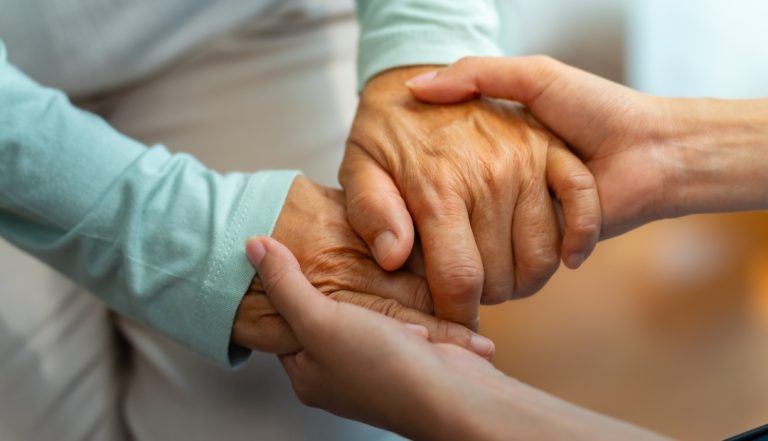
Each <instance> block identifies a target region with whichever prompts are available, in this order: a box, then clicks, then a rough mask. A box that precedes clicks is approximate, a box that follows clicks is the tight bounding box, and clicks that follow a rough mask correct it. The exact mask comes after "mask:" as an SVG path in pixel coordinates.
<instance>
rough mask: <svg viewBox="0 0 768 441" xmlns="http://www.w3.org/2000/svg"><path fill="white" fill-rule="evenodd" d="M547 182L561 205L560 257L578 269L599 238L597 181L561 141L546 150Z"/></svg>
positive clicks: (599, 218) (600, 222)
mask: <svg viewBox="0 0 768 441" xmlns="http://www.w3.org/2000/svg"><path fill="white" fill-rule="evenodd" d="M547 182H548V184H549V187H550V189H552V192H553V193H554V194H555V197H556V198H557V200H558V201H560V204H561V206H562V211H563V221H564V224H565V229H564V235H563V245H562V247H561V250H560V256H561V258H562V259H563V263H565V264H566V266H568V268H571V269H576V268H578V267H579V266H581V264H582V263H583V262H584V261H585V260H586V259H587V257H589V255H590V254H591V253H592V251H593V250H594V249H595V245H597V241H598V239H599V238H600V227H601V224H602V214H601V210H600V197H599V195H598V192H597V184H596V183H595V179H594V177H593V176H592V174H591V173H590V172H589V169H587V167H586V166H585V165H584V163H583V162H581V160H579V158H577V157H576V156H574V155H573V154H572V153H571V152H570V151H568V150H567V149H566V148H565V146H563V145H562V144H559V143H557V144H553V145H551V146H550V149H549V152H548V153H547Z"/></svg>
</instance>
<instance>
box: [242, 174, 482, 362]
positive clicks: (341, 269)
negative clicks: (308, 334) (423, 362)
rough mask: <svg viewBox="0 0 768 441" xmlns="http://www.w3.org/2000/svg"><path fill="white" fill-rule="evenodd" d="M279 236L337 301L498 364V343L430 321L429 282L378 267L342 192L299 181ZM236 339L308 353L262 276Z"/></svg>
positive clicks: (276, 231) (277, 230) (246, 300)
mask: <svg viewBox="0 0 768 441" xmlns="http://www.w3.org/2000/svg"><path fill="white" fill-rule="evenodd" d="M272 236H273V237H274V238H275V239H277V240H279V241H280V242H282V243H284V244H285V245H286V246H287V247H288V248H289V249H290V250H291V251H292V252H293V254H295V255H296V257H297V258H298V260H299V262H300V263H301V268H302V270H303V271H304V273H305V274H306V276H307V278H308V279H309V280H310V282H311V283H312V284H313V285H314V286H315V287H317V289H319V290H320V291H321V292H322V293H324V294H326V295H328V296H329V297H331V298H333V299H335V300H339V301H342V302H347V303H353V304H356V305H360V306H364V307H366V308H368V309H371V310H373V311H376V312H379V313H382V314H385V315H388V316H390V317H393V318H396V319H398V320H402V321H406V322H411V323H418V324H420V325H423V326H425V327H426V328H428V329H429V330H430V335H431V336H433V339H434V340H435V341H447V342H452V343H455V344H458V345H461V346H463V347H466V348H469V349H473V350H474V351H476V352H477V353H479V354H481V355H483V356H485V357H489V358H490V357H492V355H493V352H494V347H493V343H492V342H491V341H490V340H488V339H486V338H484V337H482V336H479V335H476V334H474V333H473V332H472V331H470V330H469V329H467V328H465V327H463V326H461V325H458V324H453V323H447V322H445V321H442V320H439V319H437V318H435V317H433V316H431V315H430V314H429V313H430V312H431V310H432V304H431V300H430V294H429V289H428V288H427V284H426V281H425V280H424V279H423V278H422V277H420V276H417V275H415V274H411V273H409V272H407V271H404V270H401V271H395V272H387V271H384V270H382V269H381V268H380V267H379V266H378V265H377V264H376V262H375V261H374V260H373V259H372V258H371V257H370V253H369V251H368V249H367V247H366V246H365V243H363V242H362V241H361V240H360V238H359V237H357V235H355V233H354V232H353V231H352V228H351V227H350V226H349V224H348V223H347V218H346V212H345V210H344V197H343V196H342V194H341V192H340V191H338V190H333V189H330V188H325V187H321V186H319V185H317V184H314V183H312V182H311V181H309V180H308V179H306V178H304V177H302V176H299V177H297V178H296V180H295V181H294V183H293V186H292V187H291V190H290V192H289V193H288V197H287V199H286V202H285V205H284V207H283V210H282V212H281V213H280V217H279V218H278V220H277V224H276V225H275V229H274V232H273V234H272ZM232 339H233V342H234V343H236V344H239V345H242V346H246V347H249V348H252V349H257V350H261V351H265V352H273V353H289V352H295V351H297V350H299V349H300V348H301V346H300V345H299V342H298V341H297V340H296V337H295V336H294V334H293V332H292V331H291V328H290V327H289V326H288V325H287V324H286V323H285V321H284V320H283V318H282V317H281V316H280V315H279V314H278V313H277V311H275V309H274V308H273V307H272V304H271V303H270V302H269V300H268V299H267V297H266V296H265V294H264V291H263V289H262V287H261V283H260V281H259V279H258V277H257V278H254V282H253V284H252V285H251V289H250V291H249V292H248V293H247V294H246V295H245V297H244V298H243V301H242V302H241V304H240V307H239V308H238V311H237V314H236V317H235V322H234V326H233V332H232Z"/></svg>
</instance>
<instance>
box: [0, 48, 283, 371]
mask: <svg viewBox="0 0 768 441" xmlns="http://www.w3.org/2000/svg"><path fill="white" fill-rule="evenodd" d="M0 102H2V103H3V112H0V210H2V211H0V234H2V235H3V236H4V237H5V238H6V239H7V240H9V241H10V242H11V243H13V244H15V245H16V246H18V247H19V248H21V249H23V250H25V251H27V252H29V253H31V254H33V255H35V256H36V257H38V258H39V259H41V260H43V261H44V262H46V263H48V264H49V265H50V266H52V267H54V268H56V269H57V270H59V271H61V272H62V273H64V274H65V275H67V276H68V277H70V278H72V279H73V280H76V281H78V282H79V283H81V284H82V285H84V286H85V287H87V288H88V289H90V290H91V291H92V292H94V293H96V294H97V295H98V296H99V297H100V298H102V299H103V300H104V301H105V302H106V303H108V304H109V305H110V306H111V307H112V308H114V309H115V310H116V311H118V312H120V313H121V314H125V315H126V316H128V317H131V318H133V319H135V320H137V321H139V322H140V323H144V324H146V325H148V326H151V327H153V328H155V329H158V330H160V331H161V332H163V333H165V334H166V335H169V336H170V337H172V338H174V339H176V340H177V341H179V342H181V343H182V344H184V345H186V346H188V347H191V348H194V349H195V350H196V351H198V352H200V353H202V354H205V355H207V356H209V357H211V358H214V359H216V360H218V361H219V362H222V363H225V364H236V363H238V362H240V361H242V359H243V356H244V355H245V352H243V351H237V350H235V351H232V353H231V354H230V345H229V340H230V333H231V329H232V321H233V319H234V314H235V311H236V309H237V306H238V305H239V303H240V300H241V298H242V295H243V294H244V293H245V291H246V289H247V287H248V285H249V283H250V280H251V278H252V277H253V275H254V270H253V269H252V268H251V266H250V265H249V264H248V262H247V259H246V257H245V255H244V252H243V244H244V242H245V240H246V239H247V238H248V237H249V236H252V235H269V234H270V233H271V231H272V227H273V226H274V223H275V220H276V219H277V216H278V215H279V212H280V209H281V208H282V204H283V201H284V199H285V197H286V195H287V192H288V190H289V188H290V186H291V183H292V181H293V178H294V177H295V175H296V173H297V172H295V171H270V172H259V173H254V174H242V173H231V174H227V175H220V174H218V173H216V172H213V171H211V170H208V169H207V168H205V167H203V166H202V165H201V164H200V163H199V162H198V161H197V160H195V159H194V158H192V157H191V156H189V155H185V154H176V155H172V154H170V153H169V152H168V151H167V150H166V149H165V148H164V147H162V146H155V147H152V148H147V147H144V146H143V145H141V144H140V143H138V142H136V141H133V140H131V139H129V138H126V137H124V136H122V135H120V134H119V133H117V132H116V131H115V130H113V129H112V128H111V127H110V126H109V125H107V124H106V123H105V122H104V121H103V120H101V119H100V118H98V117H96V116H94V115H92V114H88V113H86V112H83V111H80V110H78V109H76V108H74V107H73V106H72V105H71V104H70V103H69V101H68V100H67V98H66V97H65V96H64V95H63V94H61V93H60V92H57V91H55V90H51V89H45V88H42V87H40V86H39V85H37V84H36V83H34V82H33V81H31V80H29V79H28V78H27V77H26V76H24V74H22V73H21V72H19V71H18V70H17V69H15V68H14V67H13V66H11V65H10V64H8V63H7V62H5V55H4V49H3V47H2V46H0ZM230 356H232V357H230Z"/></svg>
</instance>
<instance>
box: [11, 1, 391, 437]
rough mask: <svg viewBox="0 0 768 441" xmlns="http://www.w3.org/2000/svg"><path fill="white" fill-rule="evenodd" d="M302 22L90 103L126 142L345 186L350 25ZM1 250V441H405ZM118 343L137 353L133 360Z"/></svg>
mask: <svg viewBox="0 0 768 441" xmlns="http://www.w3.org/2000/svg"><path fill="white" fill-rule="evenodd" d="M292 20H293V21H289V22H287V23H285V24H284V25H283V26H280V29H279V30H274V29H272V30H268V31H267V30H264V29H261V30H260V29H258V28H251V29H249V28H245V29H242V30H240V31H238V32H235V33H233V34H230V35H227V36H224V37H222V38H219V39H217V40H216V41H213V42H211V43H210V44H208V45H207V46H205V47H203V48H200V49H199V50H197V51H196V52H195V53H194V54H191V55H190V56H188V57H187V58H186V59H184V60H182V61H181V62H179V63H177V64H175V65H174V66H172V67H171V68H169V69H168V70H166V71H165V72H163V73H161V74H159V75H156V76H155V77H153V78H150V79H148V80H146V81H144V82H143V83H141V84H137V85H135V86H133V87H130V88H127V89H126V90H122V91H119V92H116V93H113V94H109V95H106V96H103V97H99V98H97V99H92V100H89V101H88V102H84V103H82V104H83V105H84V106H85V107H87V108H90V109H92V110H95V111H97V112H98V113H100V114H102V115H103V116H104V117H105V118H106V119H108V120H109V121H110V122H111V123H112V124H113V125H114V126H115V127H116V128H117V129H118V130H120V131H121V132H123V133H125V134H127V135H128V136H131V137H133V138H136V139H139V140H141V141H143V142H144V143H147V144H155V143H162V144H165V145H166V146H168V147H169V148H170V149H171V150H175V151H184V152H188V153H191V154H193V155H195V156H196V157H197V158H199V159H200V160H201V161H202V162H203V163H205V164H207V165H208V166H210V167H212V168H214V169H217V170H219V171H222V172H225V171H232V170H239V171H249V170H257V169H270V168H298V169H301V170H303V171H304V172H305V174H306V175H307V176H308V177H309V178H311V179H313V180H315V181H318V182H320V183H323V184H326V185H335V182H336V171H337V169H338V164H339V161H340V158H341V155H342V152H343V144H344V140H345V137H346V134H347V131H348V128H349V124H350V122H351V119H352V116H353V113H354V108H355V105H356V93H355V74H354V60H355V46H356V37H357V28H356V24H355V20H354V16H353V14H352V13H351V12H350V13H349V14H341V15H337V16H335V17H331V18H325V19H322V20H317V19H315V20H312V19H308V18H306V17H304V18H302V17H295V18H293V19H292ZM0 253H2V254H0V258H2V259H3V260H2V262H13V264H12V266H11V267H9V266H7V265H5V264H3V265H2V267H1V268H0V271H2V272H1V273H0V276H2V277H3V280H7V278H8V277H13V274H21V273H23V274H24V277H23V278H18V277H16V278H15V279H13V280H14V284H17V285H18V286H16V285H14V284H11V285H7V284H5V283H4V284H3V285H2V291H3V300H2V302H3V307H2V309H1V310H0V357H2V360H3V369H2V373H1V375H0V376H1V377H2V379H0V439H2V440H15V439H19V440H22V439H23V440H38V439H40V440H48V439H57V440H79V439H99V440H101V439H104V440H109V439H120V436H121V434H124V435H125V434H127V436H129V437H130V438H132V439H136V440H140V441H168V440H184V441H192V440H201V441H202V440H214V439H225V440H228V441H236V440H249V441H251V440H304V439H306V440H345V439H349V440H360V439H374V440H375V439H381V438H390V437H393V438H394V436H393V435H390V434H386V433H385V432H381V431H379V430H376V429H373V428H371V427H369V426H365V425H362V424H359V423H355V422H351V421H348V420H344V419H341V418H337V417H334V416H333V415H330V414H328V413H325V412H322V411H319V410H316V409H310V408H307V407H305V406H303V405H301V404H300V403H299V402H298V400H297V399H296V398H295V397H294V395H293V392H292V390H291V387H290V383H289V381H288V379H287V377H286V376H285V374H284V373H283V372H282V369H281V367H280V365H279V363H278V362H277V360H276V358H275V357H274V356H272V355H268V354H259V353H254V354H253V356H252V357H251V359H250V360H249V362H248V363H247V364H246V365H245V366H244V367H243V368H242V369H239V370H237V371H235V372H228V371H226V370H224V369H222V368H220V367H218V366H215V365H213V364H212V363H210V362H208V361H207V360H205V359H203V358H201V357H199V356H197V355H196V354H194V353H192V352H190V351H188V350H186V349H184V348H182V347H180V346H178V345H177V344H175V343H173V342H171V341H170V340H168V339H166V338H164V337H163V336H161V335H159V334H158V333H156V332H153V331H151V330H148V329H145V328H143V327H142V326H139V325H137V324H135V323H133V322H131V321H130V320H126V319H124V318H121V317H116V316H111V315H110V314H108V312H107V310H106V309H105V308H104V307H103V306H102V305H100V304H99V303H98V302H97V301H94V300H93V299H92V298H89V297H88V296H87V295H86V294H85V293H83V292H82V291H81V290H79V289H77V288H76V287H75V286H73V285H72V284H71V283H69V282H67V281H66V280H64V279H62V278H61V277H59V276H57V275H55V274H54V273H53V272H52V271H51V270H49V269H47V268H45V267H43V266H41V265H40V264H38V263H36V262H35V261H33V260H31V259H29V258H25V257H24V256H23V255H20V253H18V252H17V251H14V250H11V249H10V248H9V247H7V246H6V245H5V244H3V245H2V246H0ZM8 295H10V296H11V297H12V299H11V300H10V301H8V297H7V296H8ZM41 305H42V306H41ZM20 311H21V313H20ZM3 328H5V329H3ZM115 333H117V334H118V335H119V336H121V337H122V338H124V339H125V340H126V341H127V345H126V346H127V350H126V351H123V352H127V355H126V356H125V357H123V358H122V359H118V355H119V354H118V353H119V352H121V351H117V350H116V349H115V348H116V346H115V343H114V339H115V338H114V334H115ZM9 362H10V364H9ZM8 366H10V368H9V367H8ZM123 368H124V369H123ZM120 385H121V386H120ZM9 392H10V395H9ZM18 417H22V418H20V419H19V418H18ZM8 424H10V426H8ZM7 427H11V429H10V430H7V429H6V428H7Z"/></svg>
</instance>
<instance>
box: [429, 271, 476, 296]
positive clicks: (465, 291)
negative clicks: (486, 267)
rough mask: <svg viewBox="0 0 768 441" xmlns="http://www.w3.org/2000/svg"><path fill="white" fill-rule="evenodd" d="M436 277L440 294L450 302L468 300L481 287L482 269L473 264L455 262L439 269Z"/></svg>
mask: <svg viewBox="0 0 768 441" xmlns="http://www.w3.org/2000/svg"><path fill="white" fill-rule="evenodd" d="M436 277H437V279H438V280H439V286H440V287H441V289H440V292H441V294H442V295H443V296H447V297H449V298H451V299H452V300H469V299H471V298H472V297H474V296H475V294H476V293H478V292H479V291H480V290H481V289H482V286H483V269H482V268H481V267H479V266H478V265H476V264H475V263H474V262H455V263H451V264H448V265H445V266H443V267H442V268H440V269H439V270H438V271H437V273H436Z"/></svg>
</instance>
